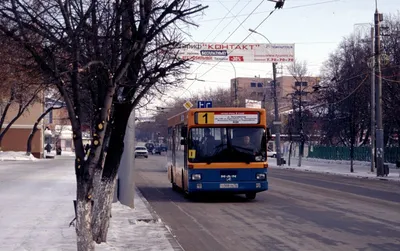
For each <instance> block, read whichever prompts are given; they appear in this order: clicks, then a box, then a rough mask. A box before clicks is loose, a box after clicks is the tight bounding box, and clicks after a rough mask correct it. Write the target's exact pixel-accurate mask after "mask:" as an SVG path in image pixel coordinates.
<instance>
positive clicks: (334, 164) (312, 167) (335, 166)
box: [269, 158, 400, 181]
mask: <svg viewBox="0 0 400 251" xmlns="http://www.w3.org/2000/svg"><path fill="white" fill-rule="evenodd" d="M297 163H298V158H292V159H291V164H290V166H288V160H287V159H286V165H284V166H277V165H276V160H275V159H272V161H271V159H270V162H269V165H270V166H271V167H272V168H281V169H295V170H301V171H308V172H317V173H326V174H335V175H344V176H352V177H357V178H368V179H387V180H393V181H400V169H396V168H389V175H388V176H387V177H376V172H371V171H370V166H369V165H367V164H365V163H364V162H361V161H359V162H357V163H355V165H354V166H353V168H354V172H353V173H351V172H350V163H347V162H344V161H326V160H318V159H308V158H303V159H302V164H301V166H300V167H298V166H297Z"/></svg>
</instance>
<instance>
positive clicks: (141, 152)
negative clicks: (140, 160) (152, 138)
mask: <svg viewBox="0 0 400 251" xmlns="http://www.w3.org/2000/svg"><path fill="white" fill-rule="evenodd" d="M137 157H145V158H146V159H147V158H148V157H149V152H148V151H147V148H146V147H145V146H137V147H136V148H135V158H137Z"/></svg>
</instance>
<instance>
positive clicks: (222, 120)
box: [195, 111, 260, 125]
mask: <svg viewBox="0 0 400 251" xmlns="http://www.w3.org/2000/svg"><path fill="white" fill-rule="evenodd" d="M195 122H196V124H198V125H207V124H258V123H260V114H259V112H253V111H249V112H197V113H196V115H195Z"/></svg>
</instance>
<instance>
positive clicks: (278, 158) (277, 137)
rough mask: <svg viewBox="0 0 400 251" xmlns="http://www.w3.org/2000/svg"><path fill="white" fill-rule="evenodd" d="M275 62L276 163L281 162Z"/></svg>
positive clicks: (274, 66) (274, 67) (273, 72)
mask: <svg viewBox="0 0 400 251" xmlns="http://www.w3.org/2000/svg"><path fill="white" fill-rule="evenodd" d="M276 64H277V63H272V76H273V79H274V80H273V81H274V109H275V121H274V125H275V148H276V164H277V165H278V166H280V165H281V164H282V163H281V121H280V120H279V110H278V99H277V94H276Z"/></svg>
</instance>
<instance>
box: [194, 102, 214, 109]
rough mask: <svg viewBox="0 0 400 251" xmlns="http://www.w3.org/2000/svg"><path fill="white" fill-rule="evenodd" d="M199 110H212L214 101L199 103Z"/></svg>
mask: <svg viewBox="0 0 400 251" xmlns="http://www.w3.org/2000/svg"><path fill="white" fill-rule="evenodd" d="M197 107H198V108H211V107H212V101H197Z"/></svg>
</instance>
